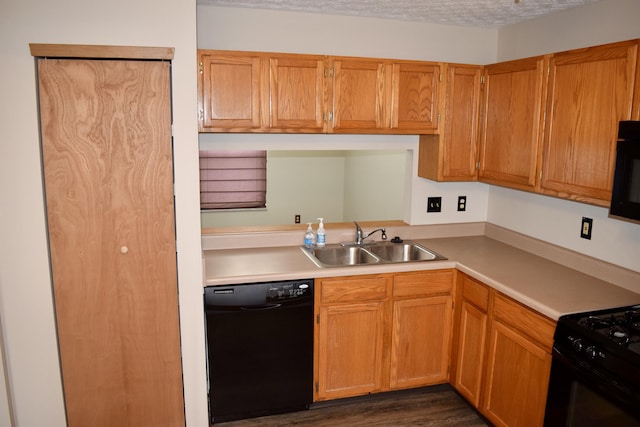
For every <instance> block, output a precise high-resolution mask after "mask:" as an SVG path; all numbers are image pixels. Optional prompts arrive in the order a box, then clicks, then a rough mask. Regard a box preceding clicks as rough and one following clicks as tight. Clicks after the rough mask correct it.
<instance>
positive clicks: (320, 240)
mask: <svg viewBox="0 0 640 427" xmlns="http://www.w3.org/2000/svg"><path fill="white" fill-rule="evenodd" d="M318 221H320V224H319V225H318V239H317V244H318V247H319V248H321V247H323V246H324V245H325V243H326V235H325V232H324V222H323V221H324V218H318Z"/></svg>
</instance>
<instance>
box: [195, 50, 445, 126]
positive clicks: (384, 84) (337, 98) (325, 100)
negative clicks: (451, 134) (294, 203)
mask: <svg viewBox="0 0 640 427" xmlns="http://www.w3.org/2000/svg"><path fill="white" fill-rule="evenodd" d="M198 70H199V77H198V109H199V131H200V132H262V133H268V132H281V133H284V132H295V133H387V134H389V133H393V134H420V133H433V132H435V131H436V129H437V127H438V105H439V99H438V92H439V85H440V65H439V64H438V63H430V62H420V61H394V60H386V59H378V58H352V57H327V56H318V55H299V54H280V53H265V52H236V51H214V50H200V51H199V52H198Z"/></svg>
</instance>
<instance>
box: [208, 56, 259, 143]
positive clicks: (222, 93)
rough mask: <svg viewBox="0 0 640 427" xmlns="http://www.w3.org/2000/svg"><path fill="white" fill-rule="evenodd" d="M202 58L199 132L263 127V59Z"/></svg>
mask: <svg viewBox="0 0 640 427" xmlns="http://www.w3.org/2000/svg"><path fill="white" fill-rule="evenodd" d="M207 52H209V53H206V54H201V55H200V64H199V67H200V76H199V79H198V80H199V86H200V87H199V88H198V101H199V102H198V103H199V110H200V112H199V114H200V131H213V130H218V131H221V130H225V131H228V130H230V129H236V130H242V129H245V130H256V129H259V128H261V127H262V122H261V117H262V114H261V109H262V105H261V102H262V95H261V59H260V56H258V55H250V54H248V53H242V52H239V53H237V54H233V53H230V52H224V53H216V52H210V51H207Z"/></svg>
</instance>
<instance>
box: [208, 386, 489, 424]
mask: <svg viewBox="0 0 640 427" xmlns="http://www.w3.org/2000/svg"><path fill="white" fill-rule="evenodd" d="M216 425H221V426H224V427H251V426H261V427H263V426H267V427H269V426H274V427H275V426H278V427H279V426H305V427H307V426H311V427H325V426H326V427H329V426H331V427H337V426H340V427H341V426H345V427H346V426H349V427H364V426H367V427H381V426H393V427H402V426H477V427H485V426H488V425H490V424H487V423H486V422H485V421H484V420H483V419H482V418H481V417H480V416H479V415H478V414H476V412H475V411H474V410H473V409H472V407H471V406H470V405H469V404H468V403H467V402H466V401H465V400H464V399H462V398H461V397H460V396H459V395H458V394H457V393H456V392H455V391H453V389H452V388H451V387H450V386H448V385H442V386H435V387H428V388H422V389H415V390H407V391H402V392H394V393H383V394H380V395H372V396H367V397H366V398H353V399H343V400H339V401H333V402H325V403H320V404H315V405H313V406H312V408H311V409H310V410H308V411H302V412H295V413H292V414H284V415H272V416H268V417H261V418H252V419H248V420H241V421H229V422H226V423H221V424H217V423H216Z"/></svg>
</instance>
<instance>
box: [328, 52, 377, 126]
mask: <svg viewBox="0 0 640 427" xmlns="http://www.w3.org/2000/svg"><path fill="white" fill-rule="evenodd" d="M333 69H334V83H333V126H332V131H333V132H341V131H344V132H348V131H354V130H358V129H360V130H362V129H367V130H376V129H382V128H385V127H386V128H388V127H389V124H388V122H389V119H388V117H387V116H388V111H387V109H386V105H387V102H388V93H387V92H388V91H389V84H390V83H389V82H387V81H386V79H387V78H389V77H390V76H389V73H388V71H387V70H386V69H387V65H386V64H385V63H384V62H382V61H379V60H370V61H367V60H363V59H336V60H334V61H333Z"/></svg>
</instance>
